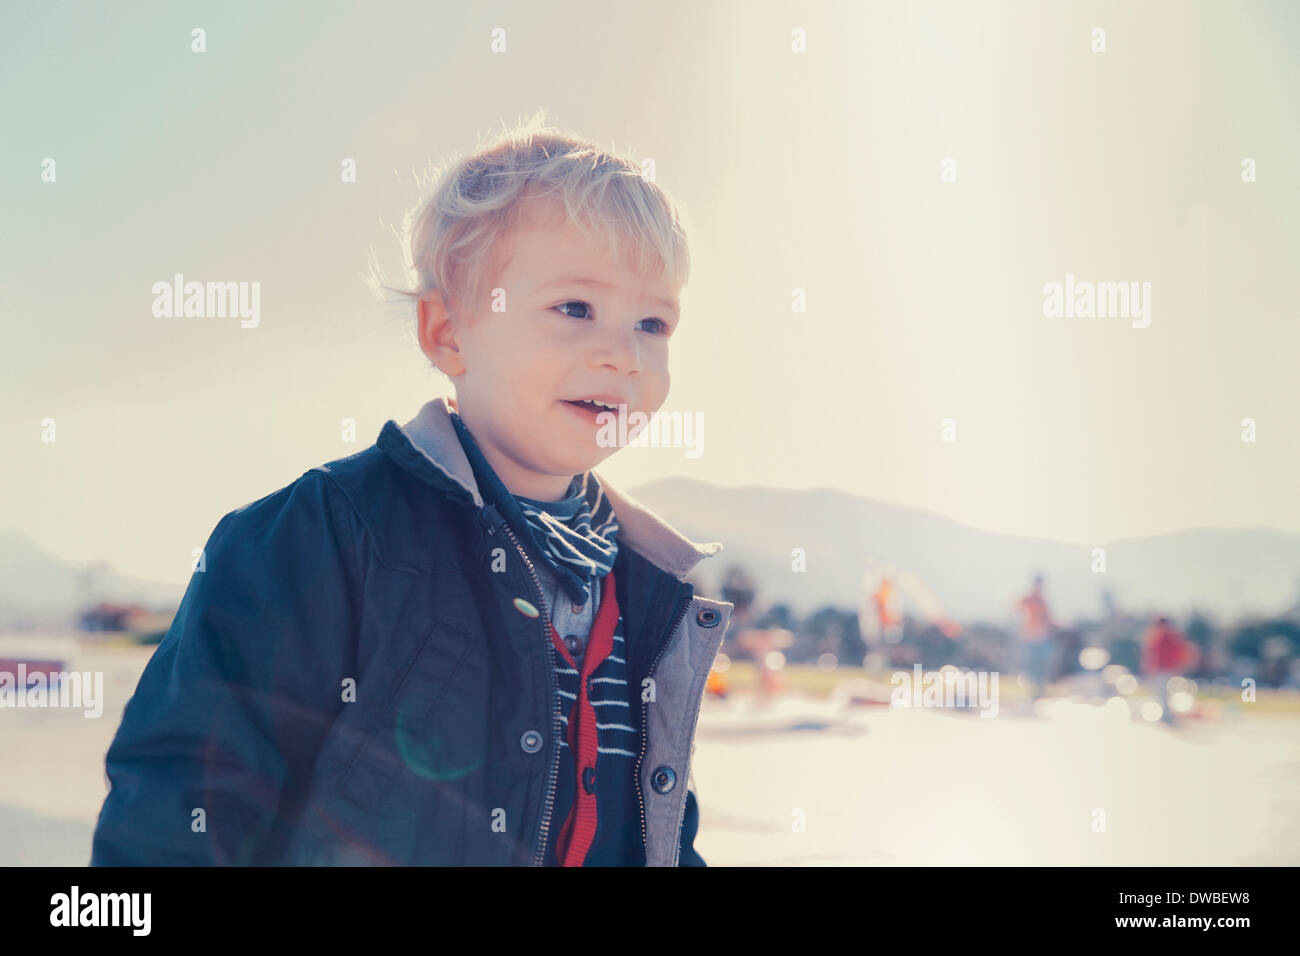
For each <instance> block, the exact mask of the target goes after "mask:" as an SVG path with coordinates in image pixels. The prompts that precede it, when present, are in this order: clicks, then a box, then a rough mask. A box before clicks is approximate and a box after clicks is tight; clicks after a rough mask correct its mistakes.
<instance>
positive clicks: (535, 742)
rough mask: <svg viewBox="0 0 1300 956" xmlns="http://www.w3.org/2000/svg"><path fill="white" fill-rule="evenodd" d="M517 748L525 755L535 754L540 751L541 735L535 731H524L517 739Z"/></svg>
mask: <svg viewBox="0 0 1300 956" xmlns="http://www.w3.org/2000/svg"><path fill="white" fill-rule="evenodd" d="M519 746H520V748H521V749H522V750H523V752H524V753H526V754H535V753H537V751H539V750H541V749H542V735H541V734H539V733H538V732H537V731H535V730H525V731H524V733H523V736H521V737H520V738H519Z"/></svg>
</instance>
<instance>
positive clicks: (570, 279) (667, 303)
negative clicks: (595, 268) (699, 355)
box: [537, 276, 681, 314]
mask: <svg viewBox="0 0 1300 956" xmlns="http://www.w3.org/2000/svg"><path fill="white" fill-rule="evenodd" d="M562 285H589V286H594V287H595V288H597V289H612V288H614V287H613V286H612V285H610V284H609V283H608V282H602V281H601V280H599V279H588V278H585V277H584V276H565V277H564V278H562V279H554V280H552V281H550V282H548V283H546V284H545V285H542V286H539V287H538V289H537V291H539V292H540V291H542V290H543V289H551V288H555V287H556V286H562ZM647 301H649V302H655V303H657V304H659V305H662V306H663V307H664V308H667V309H672V310H673V313H674V314H677V313H680V312H681V307H680V306H679V305H678V304H677V303H676V302H674V301H672V300H671V299H665V298H664V297H663V296H658V295H656V296H650V297H649V298H648V299H647Z"/></svg>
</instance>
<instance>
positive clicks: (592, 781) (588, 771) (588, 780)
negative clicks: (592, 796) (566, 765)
mask: <svg viewBox="0 0 1300 956" xmlns="http://www.w3.org/2000/svg"><path fill="white" fill-rule="evenodd" d="M582 789H583V790H586V791H587V792H588V793H595V792H596V768H595V767H587V768H585V769H584V770H583V771H582Z"/></svg>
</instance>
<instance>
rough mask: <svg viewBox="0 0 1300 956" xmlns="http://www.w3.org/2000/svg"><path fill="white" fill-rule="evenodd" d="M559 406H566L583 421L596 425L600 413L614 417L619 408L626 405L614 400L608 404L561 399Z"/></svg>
mask: <svg viewBox="0 0 1300 956" xmlns="http://www.w3.org/2000/svg"><path fill="white" fill-rule="evenodd" d="M560 404H561V405H567V406H568V407H569V408H571V409H573V411H574V412H575V413H576V414H578V415H581V416H582V417H583V419H584V420H586V421H588V422H590V423H592V424H597V423H598V421H599V420H598V418H597V416H599V415H600V414H601V413H602V412H610V413H612V414H614V415H617V414H618V412H619V408H620V407H626V405H623V404H622V403H620V402H618V401H615V400H610V401H609V402H602V401H593V400H591V399H580V400H576V401H575V400H570V399H563V400H562V401H561V402H560Z"/></svg>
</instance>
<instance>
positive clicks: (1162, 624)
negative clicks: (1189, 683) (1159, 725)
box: [1140, 615, 1199, 724]
mask: <svg viewBox="0 0 1300 956" xmlns="http://www.w3.org/2000/svg"><path fill="white" fill-rule="evenodd" d="M1198 657H1199V652H1198V651H1197V649H1196V645H1195V644H1193V643H1192V642H1191V641H1189V640H1188V639H1187V637H1186V635H1184V634H1183V633H1182V632H1181V631H1179V630H1178V629H1177V628H1176V627H1174V625H1173V623H1172V622H1171V621H1170V620H1169V618H1167V617H1165V616H1164V615H1161V616H1159V617H1157V618H1156V619H1155V622H1154V623H1153V624H1152V625H1151V626H1150V627H1149V628H1147V632H1146V634H1144V635H1143V637H1142V661H1141V665H1140V670H1141V672H1142V676H1144V677H1149V678H1150V679H1151V681H1152V682H1153V683H1154V684H1155V687H1156V696H1157V697H1158V698H1159V700H1160V709H1161V714H1160V719H1161V720H1163V721H1165V722H1166V723H1169V724H1172V723H1173V722H1174V715H1173V713H1172V712H1171V711H1170V709H1169V680H1170V678H1172V677H1173V676H1174V675H1176V674H1181V673H1182V672H1183V671H1184V670H1186V669H1187V668H1189V667H1191V666H1192V665H1193V664H1194V663H1195V662H1196V660H1197V658H1198Z"/></svg>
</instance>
